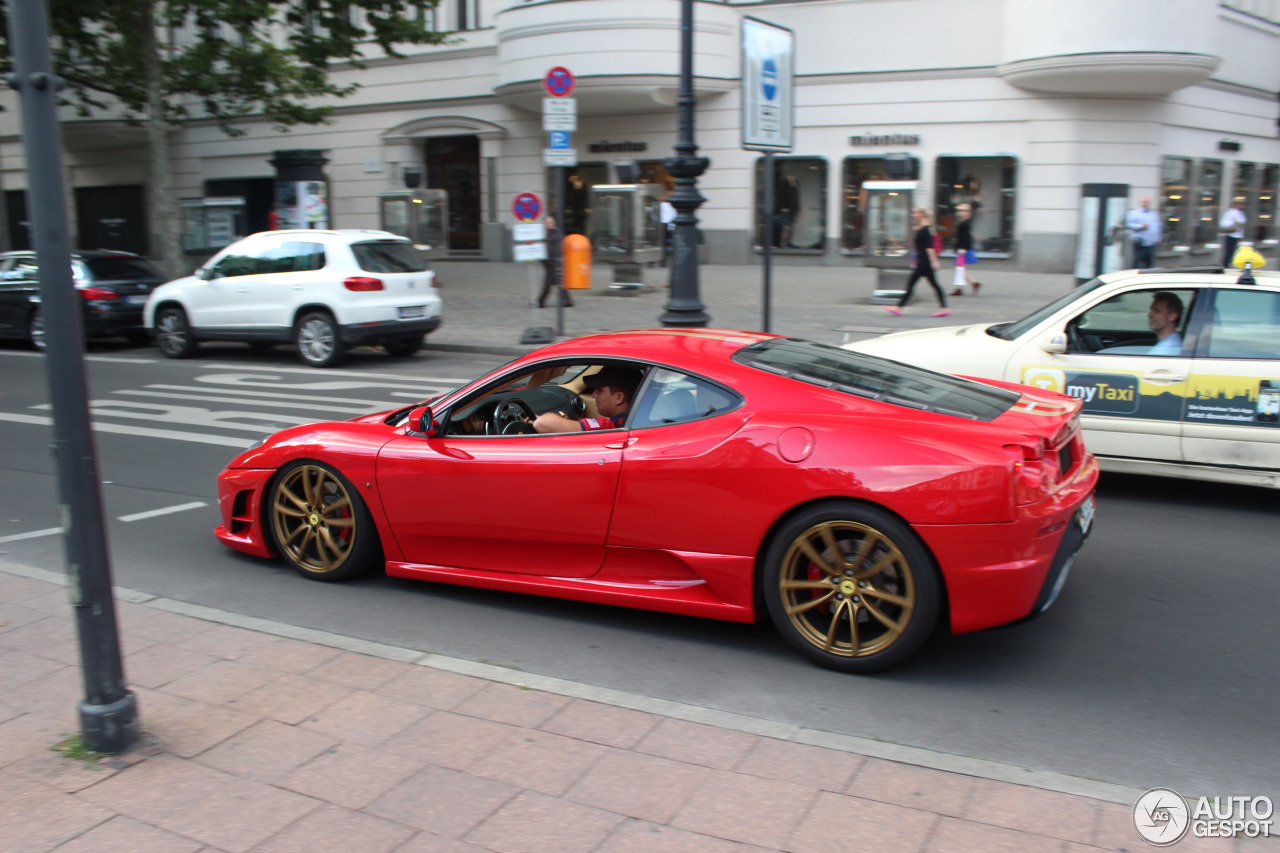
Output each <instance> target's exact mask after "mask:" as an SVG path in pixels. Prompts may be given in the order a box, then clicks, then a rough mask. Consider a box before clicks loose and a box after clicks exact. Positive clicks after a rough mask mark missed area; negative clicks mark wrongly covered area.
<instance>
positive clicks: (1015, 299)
mask: <svg viewBox="0 0 1280 853" xmlns="http://www.w3.org/2000/svg"><path fill="white" fill-rule="evenodd" d="M531 266H532V273H533V275H532V277H533V279H534V280H535V283H540V282H541V280H542V279H541V275H542V268H541V266H540V265H538V264H532V265H530V264H523V263H486V262H482V261H436V262H433V264H432V267H433V268H434V269H435V270H436V273H437V276H438V277H439V281H440V282H441V291H440V293H441V297H442V298H443V299H444V312H443V318H444V319H443V323H442V324H441V326H440V328H439V329H438V330H437V331H435V332H432V333H431V334H430V335H429V336H428V337H427V346H428V349H431V348H436V349H461V350H478V351H486V352H501V353H506V354H512V355H514V354H518V353H521V352H525V351H527V350H529V349H532V347H529V346H521V345H520V344H519V341H520V337H521V334H522V333H523V332H524V330H525V329H526V328H528V327H530V326H536V325H542V326H551V327H552V328H555V327H556V325H557V321H556V311H555V310H554V309H553V308H548V309H544V310H543V311H541V312H540V316H535V314H534V312H533V310H532V309H531V307H530V295H531V294H530V277H531V276H530V273H531V270H530V267H531ZM611 275H612V273H611V270H610V268H609V267H608V266H599V265H598V266H595V267H593V269H592V286H591V289H590V290H586V291H575V292H574V295H573V297H572V298H573V300H574V307H572V308H568V309H565V312H564V315H565V316H564V321H563V330H564V336H565V337H577V336H579V335H585V334H591V333H593V332H601V331H614V330H619V329H650V328H655V327H658V326H661V325H662V323H661V321H660V319H659V317H660V316H661V315H662V313H663V312H664V311H665V310H666V305H667V301H668V299H669V293H670V292H669V291H668V290H667V289H666V285H667V283H668V282H669V280H670V271H669V270H667V269H663V268H661V267H654V268H649V269H646V270H645V276H646V285H645V288H644V291H643V292H639V293H636V292H631V293H629V294H627V295H619V292H618V291H615V290H612V289H610V287H609V286H608V282H609V281H611ZM763 280H764V272H763V269H762V268H761V267H760V266H758V265H757V266H702V267H700V268H699V290H700V294H701V300H702V303H703V305H704V308H705V311H706V313H707V314H709V315H710V317H711V325H712V326H716V327H719V328H730V329H745V330H751V331H756V330H760V329H763V328H764V310H763V291H764V284H763ZM940 280H945V281H947V282H949V281H950V280H951V269H950V268H949V267H945V266H944V269H943V271H942V273H941V274H940ZM980 281H982V289H981V292H980V295H979V296H971V295H965V296H955V297H953V296H948V297H947V300H948V302H949V303H950V306H951V310H952V315H951V316H950V317H947V318H944V319H935V318H933V317H931V316H930V315H931V314H932V313H933V312H934V311H936V310H937V307H938V305H937V297H936V296H935V294H934V292H933V288H931V287H930V286H929V284H928V282H920V283H918V284H917V286H916V289H915V295H914V297H913V299H912V302H911V305H910V306H908V308H907V311H906V314H905V315H904V316H902V317H893V316H891V315H890V314H889V313H888V312H886V311H885V310H884V308H882V307H881V306H879V305H873V304H871V301H870V300H871V293H872V291H873V290H874V289H875V270H873V269H869V268H866V267H827V266H789V265H777V266H775V267H774V269H773V273H772V288H771V291H772V296H771V299H770V303H771V306H772V311H771V312H770V313H771V322H770V325H769V331H771V332H775V333H778V334H786V335H796V336H798V337H804V338H809V339H811V340H815V341H821V342H824V343H833V344H839V343H844V342H846V341H851V340H859V339H861V338H866V337H874V336H876V335H882V334H885V333H887V332H891V331H895V330H899V329H915V328H925V327H928V326H942V325H951V324H961V323H978V322H997V321H1001V320H1016V319H1018V318H1020V317H1023V316H1025V315H1026V314H1028V313H1030V312H1031V311H1033V310H1034V309H1036V308H1038V307H1040V306H1041V305H1044V304H1045V303H1047V302H1049V301H1051V300H1053V299H1056V298H1057V297H1058V296H1061V295H1062V294H1064V293H1066V292H1068V291H1069V290H1071V288H1072V287H1073V286H1074V285H1075V283H1076V280H1075V278H1074V277H1073V276H1070V275H1038V274H1032V273H1021V272H1014V271H1006V270H1001V269H998V268H997V267H996V266H995V265H992V266H991V267H990V268H986V269H983V270H982V273H981V276H980ZM945 289H946V290H947V292H948V293H950V290H951V288H950V287H946V288H945ZM534 293H535V294H536V291H534Z"/></svg>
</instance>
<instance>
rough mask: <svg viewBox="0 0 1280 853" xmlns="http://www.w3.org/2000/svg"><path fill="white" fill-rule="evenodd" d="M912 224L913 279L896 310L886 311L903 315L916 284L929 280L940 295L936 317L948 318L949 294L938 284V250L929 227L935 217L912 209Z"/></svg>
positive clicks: (920, 210) (886, 307)
mask: <svg viewBox="0 0 1280 853" xmlns="http://www.w3.org/2000/svg"><path fill="white" fill-rule="evenodd" d="M911 222H912V224H914V225H915V226H916V232H915V236H914V238H913V241H912V242H913V245H914V247H915V248H913V249H912V251H911V256H912V260H913V261H914V263H915V268H914V269H912V271H911V277H910V278H908V279H907V289H906V291H905V292H904V293H903V294H902V299H901V300H899V302H898V306H897V307H896V308H895V307H893V306H891V305H886V306H885V307H884V310H886V311H888V312H889V313H890V314H894V315H898V314H901V313H902V309H903V308H905V307H906V306H907V302H908V301H909V300H910V299H911V291H912V290H913V289H914V288H915V286H916V282H917V281H919V280H920V279H922V278H927V279H929V283H930V284H932V285H933V289H934V291H935V292H936V293H937V294H938V310H937V311H935V312H933V315H932V316H934V317H947V316H949V315H950V314H951V310H950V309H949V308H947V293H946V291H945V290H943V289H942V286H941V285H939V284H938V275H937V271H938V266H939V263H938V249H937V247H936V245H935V244H934V240H933V229H932V228H930V227H929V225H930V224H931V223H932V222H933V217H931V216H930V215H929V211H927V210H925V209H924V208H923V207H913V208H911Z"/></svg>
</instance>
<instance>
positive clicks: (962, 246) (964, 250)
mask: <svg viewBox="0 0 1280 853" xmlns="http://www.w3.org/2000/svg"><path fill="white" fill-rule="evenodd" d="M972 219H973V207H972V206H971V205H970V204H969V203H968V202H965V203H963V204H958V205H956V273H955V278H953V279H952V281H951V285H952V288H953V289H952V291H951V295H952V296H963V295H964V286H965V285H966V284H968V285H969V290H970V292H972V293H973V295H974V296H977V295H978V288H980V287H982V282H980V281H974V280H973V277H972V276H970V275H969V267H970V266H972V265H973V264H976V263H977V262H978V253H977V252H976V251H974V249H973V222H972Z"/></svg>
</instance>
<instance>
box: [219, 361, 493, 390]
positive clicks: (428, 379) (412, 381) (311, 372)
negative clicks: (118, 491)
mask: <svg viewBox="0 0 1280 853" xmlns="http://www.w3.org/2000/svg"><path fill="white" fill-rule="evenodd" d="M200 366H201V367H202V368H206V369H208V370H237V371H239V370H259V371H262V372H263V373H305V374H306V375H308V376H315V375H316V369H315V368H314V367H253V366H250V365H245V364H202V365H200ZM321 375H323V376H357V377H359V378H361V379H396V380H399V381H400V382H404V383H406V384H409V385H417V384H423V383H426V384H428V385H429V384H431V383H433V382H451V383H453V384H454V385H461V384H462V383H463V382H470V381H471V380H472V379H475V378H477V377H475V376H472V377H470V378H468V379H446V378H444V377H440V376H424V377H420V378H419V377H411V376H400V375H397V374H395V373H365V372H363V371H360V370H328V369H326V370H325V371H324V373H323V374H321Z"/></svg>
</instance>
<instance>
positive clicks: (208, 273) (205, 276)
mask: <svg viewBox="0 0 1280 853" xmlns="http://www.w3.org/2000/svg"><path fill="white" fill-rule="evenodd" d="M196 275H197V276H199V277H200V278H201V279H202V280H204V281H208V280H209V279H211V278H213V267H200V269H198V270H196Z"/></svg>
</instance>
